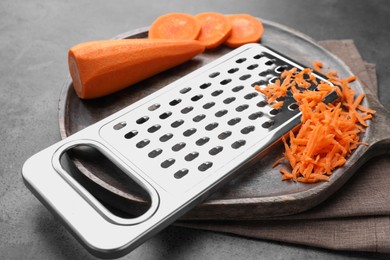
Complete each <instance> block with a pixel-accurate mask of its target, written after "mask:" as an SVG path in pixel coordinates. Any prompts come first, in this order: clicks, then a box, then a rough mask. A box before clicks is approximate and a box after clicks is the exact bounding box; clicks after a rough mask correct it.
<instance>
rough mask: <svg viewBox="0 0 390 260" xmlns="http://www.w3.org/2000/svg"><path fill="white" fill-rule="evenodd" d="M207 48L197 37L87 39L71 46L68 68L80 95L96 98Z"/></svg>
mask: <svg viewBox="0 0 390 260" xmlns="http://www.w3.org/2000/svg"><path fill="white" fill-rule="evenodd" d="M204 49H205V47H204V46H203V44H201V43H200V42H198V41H195V40H152V39H122V40H103V41H93V42H86V43H81V44H78V45H76V46H74V47H72V48H70V50H69V53H68V63H69V71H70V75H71V77H72V80H73V86H74V89H75V90H76V93H77V95H78V96H79V97H80V98H82V99H90V98H97V97H102V96H105V95H108V94H111V93H114V92H116V91H119V90H121V89H123V88H126V87H128V86H130V85H131V84H134V83H136V82H139V81H141V80H143V79H145V78H147V77H150V76H153V75H155V74H157V73H159V72H161V71H164V70H166V69H169V68H172V67H174V66H176V65H178V64H181V63H183V62H185V61H187V60H189V59H191V58H193V57H194V56H196V55H198V54H200V53H202V52H203V51H204Z"/></svg>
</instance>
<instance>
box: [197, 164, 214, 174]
mask: <svg viewBox="0 0 390 260" xmlns="http://www.w3.org/2000/svg"><path fill="white" fill-rule="evenodd" d="M211 166H213V163H212V162H205V163H202V164H201V165H199V167H198V170H199V171H201V172H204V171H206V170H208V169H210V168H211Z"/></svg>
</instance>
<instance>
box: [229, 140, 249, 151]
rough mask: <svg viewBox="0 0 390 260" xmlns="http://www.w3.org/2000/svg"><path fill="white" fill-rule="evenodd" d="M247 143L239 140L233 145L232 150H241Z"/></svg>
mask: <svg viewBox="0 0 390 260" xmlns="http://www.w3.org/2000/svg"><path fill="white" fill-rule="evenodd" d="M245 143H246V142H245V140H238V141H235V142H234V143H232V148H234V149H238V148H240V147H241V146H244V145H245Z"/></svg>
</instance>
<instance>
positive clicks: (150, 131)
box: [148, 125, 161, 133]
mask: <svg viewBox="0 0 390 260" xmlns="http://www.w3.org/2000/svg"><path fill="white" fill-rule="evenodd" d="M160 128H161V125H153V126H151V127H149V128H148V132H149V133H154V132H156V131H157V130H158V129H160Z"/></svg>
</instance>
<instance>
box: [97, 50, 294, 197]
mask: <svg viewBox="0 0 390 260" xmlns="http://www.w3.org/2000/svg"><path fill="white" fill-rule="evenodd" d="M292 65H293V64H290V63H287V62H286V61H284V60H283V58H282V57H278V56H275V54H272V53H271V52H270V51H269V50H266V49H265V48H264V47H262V46H260V45H255V46H252V47H251V48H245V49H243V50H242V51H241V52H239V53H237V54H236V55H234V56H233V57H231V58H229V59H227V60H224V61H223V62H222V63H218V62H217V63H215V64H214V66H209V67H208V69H207V70H206V71H203V72H202V73H199V74H196V75H194V76H193V77H188V78H186V80H183V81H181V82H180V84H174V86H173V87H171V88H170V89H169V90H163V91H162V93H161V94H160V95H158V96H157V97H155V98H153V99H152V100H149V101H148V102H145V103H142V104H140V105H139V106H137V107H135V108H134V109H133V110H131V111H129V112H127V113H126V114H124V115H122V116H121V117H119V118H117V119H115V120H113V121H112V122H109V123H108V124H106V125H104V126H103V127H102V128H101V129H100V135H101V137H102V138H103V139H104V140H105V141H107V143H109V144H110V145H112V146H113V147H114V148H115V149H116V150H117V151H118V152H120V153H121V154H123V155H124V156H125V157H126V158H128V159H129V160H130V161H131V162H132V163H133V164H134V165H135V166H136V167H137V168H138V169H139V170H140V171H142V172H143V173H144V174H146V175H148V177H150V178H151V179H153V181H155V182H156V183H157V184H158V185H159V186H161V187H162V188H163V189H164V190H166V191H169V192H172V193H175V194H180V193H182V192H185V191H187V190H188V189H190V188H191V187H193V186H194V185H195V184H196V183H198V182H200V181H202V180H203V179H206V178H207V177H208V176H210V174H212V173H213V172H215V171H218V170H219V169H220V168H221V167H223V166H224V165H226V164H227V163H228V162H230V161H232V160H233V159H234V158H236V157H237V156H238V155H240V154H243V153H245V152H246V151H247V149H249V148H251V147H253V146H255V145H256V144H259V142H260V143H261V142H262V141H263V140H269V138H270V135H273V134H274V133H273V130H274V129H277V128H278V127H280V126H282V124H283V123H286V118H287V120H291V119H292V118H294V116H297V115H298V114H299V110H298V109H297V107H296V106H295V103H294V100H293V99H289V100H287V101H286V104H285V107H284V108H283V109H282V110H277V109H272V108H271V107H270V105H268V104H267V103H266V101H265V98H264V96H263V95H262V94H260V93H259V92H258V91H256V90H255V89H254V86H255V85H265V84H268V83H269V82H272V81H274V80H275V79H277V78H279V75H280V73H281V72H282V71H283V70H284V69H287V68H291V67H292ZM294 65H295V64H294ZM295 66H296V65H295ZM282 111H283V113H281V112H282ZM271 126H272V127H271ZM260 147H261V146H260Z"/></svg>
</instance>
